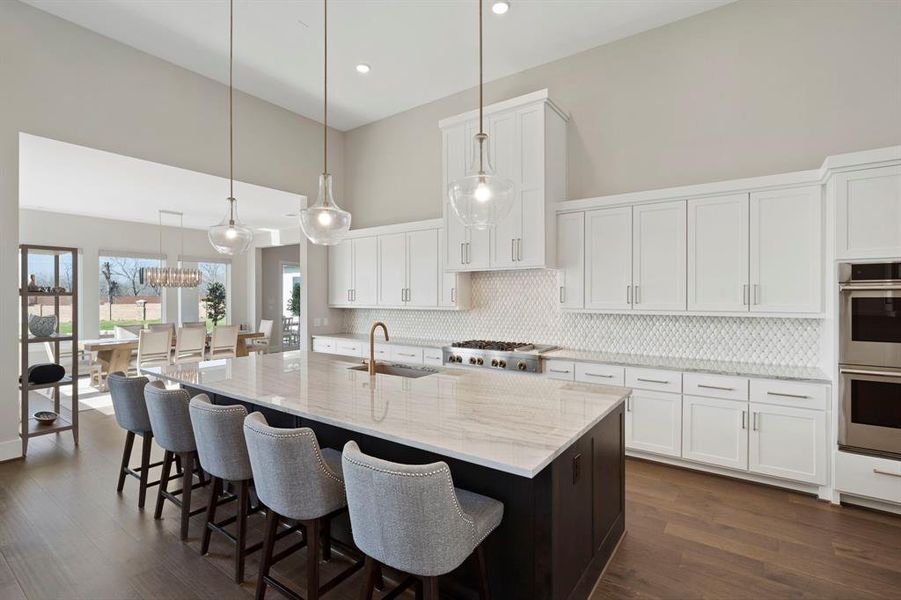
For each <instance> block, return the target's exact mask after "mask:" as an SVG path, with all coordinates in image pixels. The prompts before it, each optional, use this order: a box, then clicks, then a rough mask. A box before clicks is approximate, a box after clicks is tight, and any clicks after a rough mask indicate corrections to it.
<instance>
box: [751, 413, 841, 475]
mask: <svg viewBox="0 0 901 600" xmlns="http://www.w3.org/2000/svg"><path fill="white" fill-rule="evenodd" d="M750 412H751V415H750V432H749V434H750V435H749V442H748V447H749V457H748V468H749V470H750V471H751V472H752V473H760V474H763V475H773V476H775V477H783V478H786V479H792V480H795V481H804V482H807V483H814V484H818V485H824V484H825V483H826V415H827V414H828V413H826V412H824V411H821V410H810V409H805V408H794V407H788V406H777V405H774V404H760V403H755V402H752V403H751V404H750Z"/></svg>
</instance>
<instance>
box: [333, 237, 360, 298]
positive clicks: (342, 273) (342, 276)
mask: <svg viewBox="0 0 901 600" xmlns="http://www.w3.org/2000/svg"><path fill="white" fill-rule="evenodd" d="M353 244H354V242H353V240H352V239H345V240H344V241H342V242H341V243H340V244H336V245H334V246H329V249H328V272H329V275H328V303H329V304H330V305H332V306H350V304H351V301H350V295H351V291H352V288H353V286H354V283H353V277H354V272H353V269H354V262H353V260H354V258H353V257H354V254H353Z"/></svg>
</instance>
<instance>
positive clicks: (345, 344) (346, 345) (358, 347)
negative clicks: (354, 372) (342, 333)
mask: <svg viewBox="0 0 901 600" xmlns="http://www.w3.org/2000/svg"><path fill="white" fill-rule="evenodd" d="M335 354H340V355H341V356H353V357H356V358H360V357H361V356H363V344H362V342H353V341H348V340H335Z"/></svg>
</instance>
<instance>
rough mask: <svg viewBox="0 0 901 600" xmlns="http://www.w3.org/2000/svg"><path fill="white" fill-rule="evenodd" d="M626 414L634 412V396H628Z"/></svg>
mask: <svg viewBox="0 0 901 600" xmlns="http://www.w3.org/2000/svg"><path fill="white" fill-rule="evenodd" d="M626 412H632V396H626Z"/></svg>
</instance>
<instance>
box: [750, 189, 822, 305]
mask: <svg viewBox="0 0 901 600" xmlns="http://www.w3.org/2000/svg"><path fill="white" fill-rule="evenodd" d="M822 204H823V198H822V187H821V186H819V185H812V186H806V187H799V188H789V189H784V190H777V191H770V192H752V193H751V210H750V216H751V261H750V267H751V269H750V275H751V277H750V280H751V289H750V306H751V311H752V312H761V313H785V312H792V313H795V312H796V313H818V312H820V310H821V309H822V296H823V291H822V272H823V258H822V257H823V252H824V250H823V241H822Z"/></svg>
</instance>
